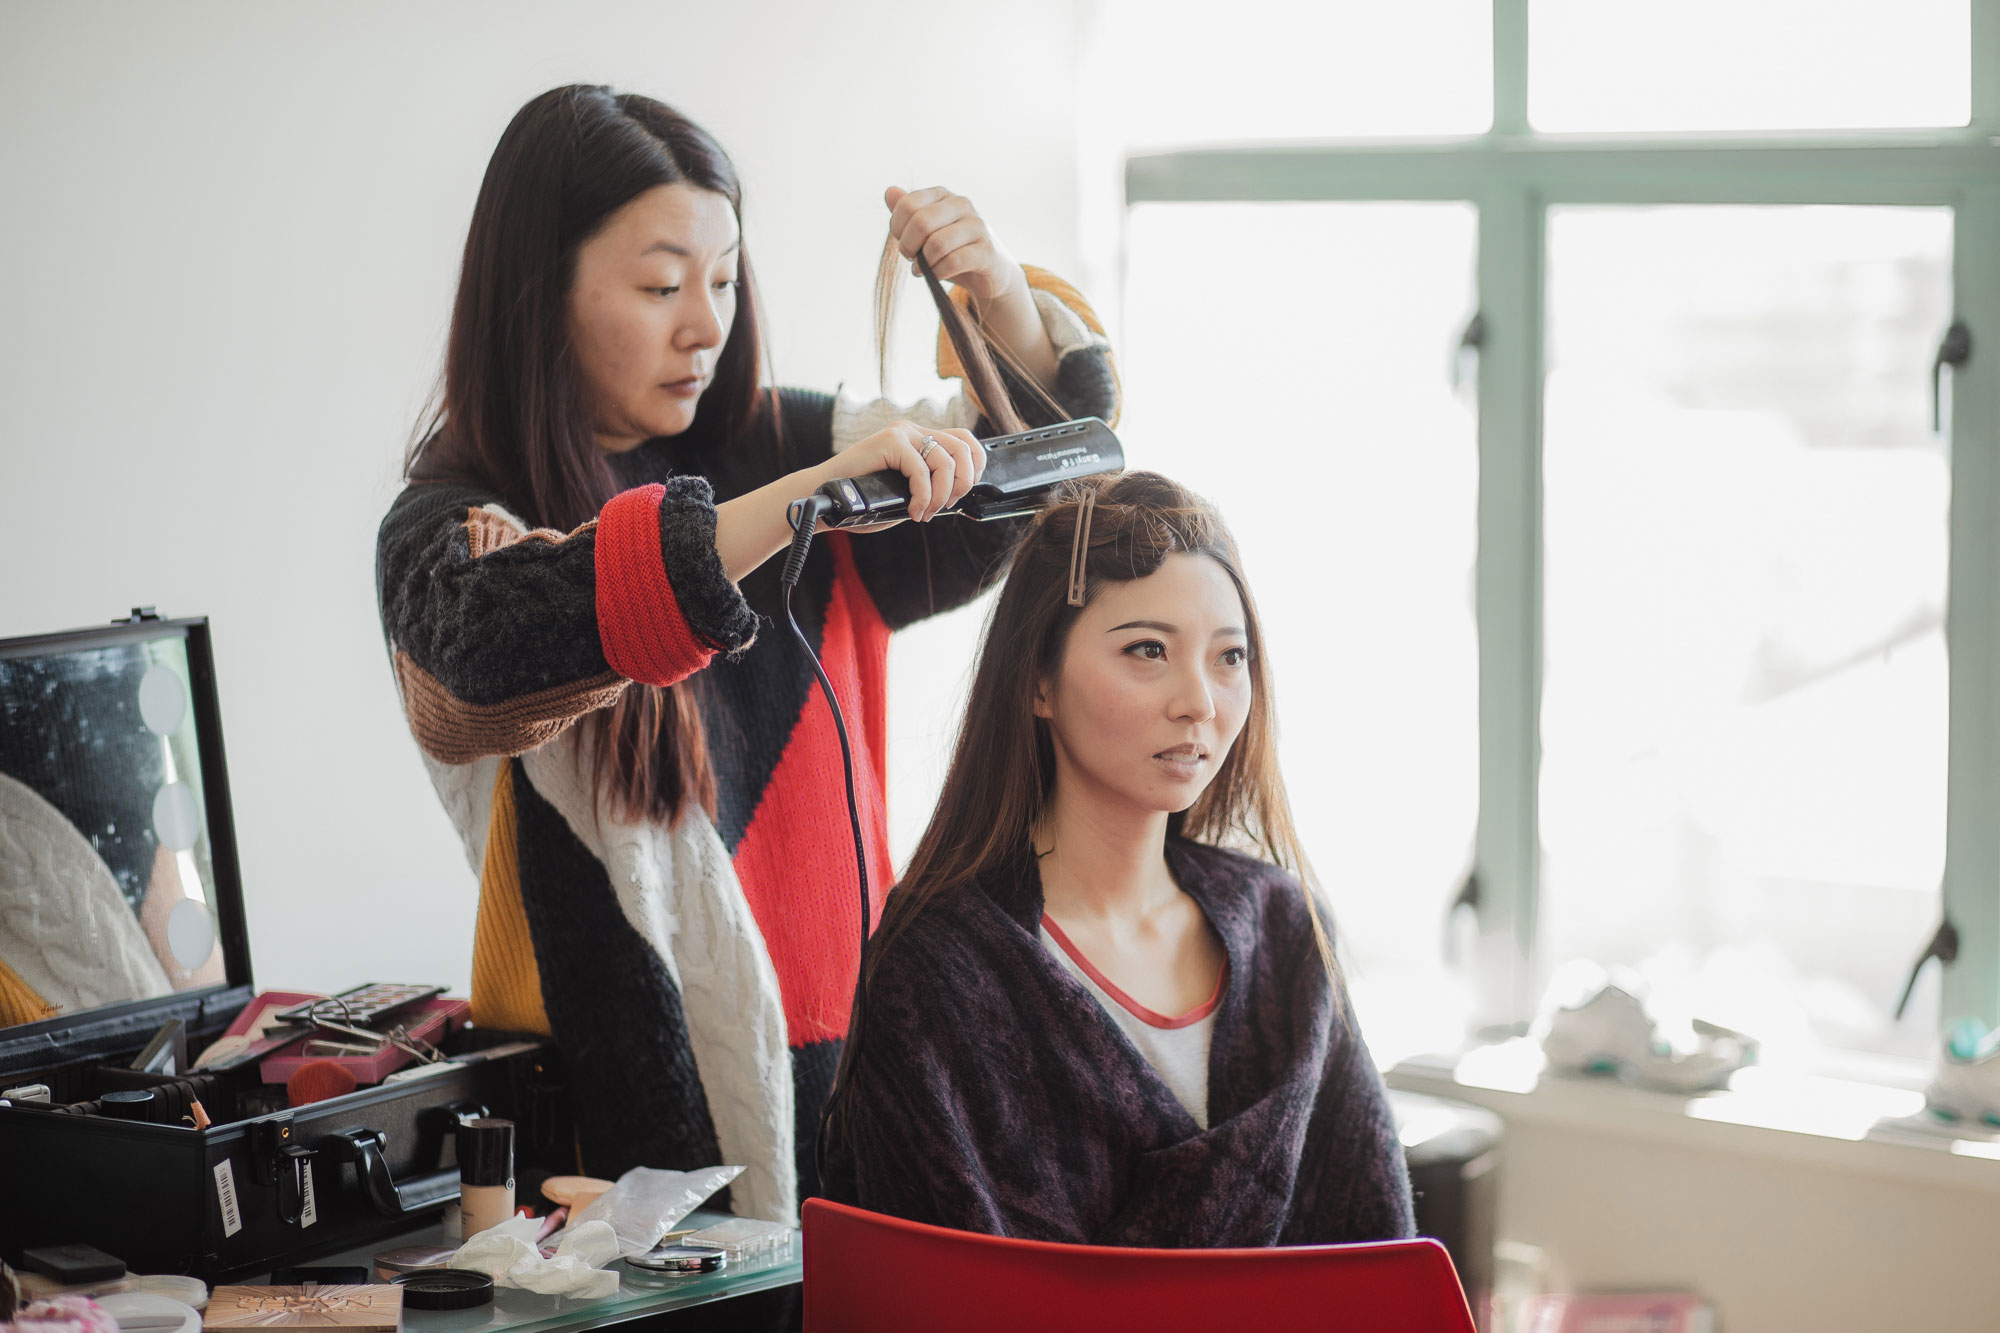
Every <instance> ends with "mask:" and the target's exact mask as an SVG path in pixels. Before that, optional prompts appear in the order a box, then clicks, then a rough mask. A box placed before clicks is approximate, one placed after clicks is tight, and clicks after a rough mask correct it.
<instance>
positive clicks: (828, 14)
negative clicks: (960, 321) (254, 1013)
mask: <svg viewBox="0 0 2000 1333" xmlns="http://www.w3.org/2000/svg"><path fill="white" fill-rule="evenodd" d="M1075 50H1076V38H1075V32H1074V28H1073V16H1072V13H1071V8H1070V6H1069V5H1068V4H1067V3H1065V2H1064V0H1026V2H1025V3H1014V4H1010V5H1007V6H1005V7H1004V8H1003V7H1001V6H994V5H975V4H965V3H957V2H956V0H952V2H950V3H945V2H941V0H928V2H925V0H866V2H864V3H843V4H839V5H828V4H818V3H810V2H809V0H799V2H798V3H792V4H787V3H779V2H777V0H738V2H737V3H730V4H683V3H636V2H624V3H592V4H562V5H552V4H536V3H518V2H516V3H490V2H488V3H468V2H466V0H430V2H427V3H424V4H407V3H376V2H374V0H369V2H366V3H363V2H356V0H345V2H343V3H339V4H334V3H323V2H322V3H287V4H283V5H269V4H263V3H233V2H226V0H201V2H200V3H184V4H176V5H172V6H160V5H152V4H142V3H138V2H137V0H132V2H130V3H119V4H103V3H98V4H69V3H55V2H54V0H8V3H6V4H5V5H0V522H4V525H5V542H4V545H3V546H0V550H4V552H5V554H4V555H0V637H4V636H9V635H17V634H26V633H34V632H39V631H46V630H53V629H59V628H66V627H70V626H75V625H82V624H90V623H93V622H98V621H103V620H107V619H109V618H111V617H112V616H113V615H117V614H121V613H122V612H123V611H124V610H125V608H127V607H129V606H131V605H133V604H135V603H153V604H156V605H158V606H159V607H160V608H161V610H162V611H164V612H168V613H173V614H183V615H185V614H206V615H209V616H211V617H213V619H214V625H215V640H216V645H217V655H218V665H217V671H218V674H219V676H220V679H221V686H222V698H223V716H224V723H225V727H226V730H227V736H228V746H229V763H230V770H231V777H232V788H233V793H234V802H235V812H236V819H237V828H238V831H239V842H240V845H241V850H242V859H243V874H244V886H245V894H246V898H247V906H248V913H249V918H250V929H251V944H252V950H253V953H254V956H255V959H256V968H257V976H258V979H259V981H260V982H261V983H263V984H266V985H275V984H279V983H282V984H285V985H291V986H301V987H307V988H322V987H334V986H339V985H344V984H352V983H354V982H357V981H360V980H364V979H370V978H383V979H405V978H407V979H411V980H437V981H444V982H450V983H452V984H454V985H455V986H459V987H463V986H464V985H465V984H466V982H467V979H468V977H469V974H470V957H471V938H472V913H473V907H474V903H475V884H474V880H473V877H472V875H471V873H470V871H469V870H468V868H467V866H466V864H465V862H464V859H463V857H462V856H461V853H460V850H459V848H458V845H457V841H456V839H455V837H454V836H453V834H452V833H451V830H450V828H449V825H448V824H447V823H446V820H445V817H444V814H443V813H442V811H441V810H440V808H439V806H438V803H437V801H436V799H435V798H434V796H433V795H432V792H431V790H430V787H429V784H428V782H427V781H426V779H425V777H424V773H423V771H422V767H421V765H420V763H419V761H418V758H417V752H416V748H415V746H414V744H413V743H412V741H411V740H410V737H409V734H408V732H407V731H406V730H405V728H404V725H403V721H402V718H401V715H400V712H399V710H398V707H397V702H396V696H395V692H394V688H393V686H392V682H391V677H390V673H389V669H388V665H387V662H386V659H385V656H384V652H383V647H382V638H381V632H380V629H379V626H378V623H377V620H376V615H375V603H374V592H373V582H372V579H373V552H374V535H375V526H376V523H377V522H378V520H379V519H380V517H381V515H382V513H383V512H384V510H385V509H386V508H387V505H388V503H389V500H390V498H391V497H392V496H393V494H394V493H395V489H396V485H397V482H396V471H397V466H398V463H399V461H400V457H401V450H402V446H403V444H404V442H405V440H406V438H407V435H408V432H409V430H410V427H411V424H412V421H413V419H414V418H415V416H416V413H417V410H418V408H419V406H420V404H421V402H422V401H423V399H424V396H425V394H426V392H427V390H428V388H429V386H430V384H431V382H432V379H433V377H434V375H435V372H436V368H437V358H438V356H439V353H440V350H441V345H442V338H443V332H444V328H445V324H446V321H447V319H448V315H449V304H450V299H451V293H452V289H453V284H454V282H455V278H456V272H455V266H456V262H457V258H458V252H459V248H460V246H461V245H462V244H463V239H464V228H465V224H466V221H467V219H468V217H469V214H470V211H471V206H472V201H473V197H474V194H475V193H476V191H477V189H478V185H479V180H480V176H481V173H482V172H483V171H484V169H485V164H486V158H487V155H488V154H489V153H490V152H491V150H492V147H493V144H494V142H495V140H496V139H497V138H498V137H499V134H500V131H501V129H502V128H503V127H504V126H505V124H506V122H507V120H508V118H509V117H510V116H511V115H512V114H513V112H514V111H515V109H516V108H517V107H519V106H520V104H521V103H522V102H524V101H526V100H527V99H528V98H530V97H532V96H534V95H535V94H537V93H539V92H541V91H543V90H544V89H547V88H549V87H553V86H555V85H557V84H561V83H567V82H573V81H590V82H608V83H612V84H615V85H618V86H619V87H621V88H626V89H631V90H634V91H639V92H644V93H649V94H652V95H654V96H658V97H662V98H664V99H666V100H668V101H670V102H672V103H674V104H676V105H677V106H679V107H680V108H682V109H683V110H685V111H687V112H688V113H689V114H691V115H692V116H694V117H695V118H696V119H697V120H699V121H700V122H702V123H703V124H704V125H706V126H707V127H708V128H709V129H710V130H712V131H713V132H714V133H715V134H716V135H717V137H718V138H719V139H720V140H721V141H722V143H723V144H724V145H725V146H726V147H727V148H728V149H729V150H730V152H731V153H732V155H733V156H734V157H735V159H736V162H737V164H738V166H739V168H740V170H741V172H742V175H743V177H744V180H745V182H746V187H747V199H746V231H747V237H748V242H749V246H750V249H751V252H752V253H753V255H754V257H755V262H756V264H757V266H758V274H759V277H760V279H761V282H762V285H763V291H764V295H765V297H766V298H767V300H768V307H769V310H770V312H771V316H772V318H771V324H772V329H773V333H772V338H771V342H772V348H773V352H774V359H775V366H776V372H777V374H778V376H779V377H780V378H781V379H782V380H783V381H784V382H786V383H794V384H804V385H811V386H815V387H822V388H828V389H831V388H832V387H834V386H835V385H836V384H837V383H839V382H840V381H842V380H846V381H848V382H850V383H851V384H854V385H857V386H859V387H862V388H866V387H868V386H869V385H870V384H872V382H873V374H874V372H873V365H872V353H871V351H870V334H869V305H868V302H869V289H870V283H871V281H872V278H873V274H874V269H875V259H876V256H877V254H878V253H879V249H880V244H881V237H882V235H883V232H884V228H885V223H886V217H887V215H886V212H885V211H884V209H883V207H882V204H881V192H882V189H883V187H884V186H886V185H889V184H892V183H893V184H901V185H905V186H917V185H924V184H936V183H943V184H948V185H950V186H952V187H953V188H955V189H958V190H960V191H962V192H964V193H966V194H969V195H971V196H972V197H973V198H974V199H975V200H978V201H979V202H980V203H981V205H982V207H983V209H984V211H985V212H986V214H987V216H988V217H989V218H990V219H992V221H993V222H994V224H995V227H996V229H997V230H998V231H999V233H1000V234H1001V236H1002V237H1003V239H1004V240H1005V242H1006V243H1007V244H1008V246H1009V247H1010V248H1011V249H1013V250H1014V251H1015V252H1016V253H1017V254H1018V255H1020V256H1022V257H1023V258H1027V259H1031V260H1033V261H1035V262H1039V263H1041V264H1043V265H1045V266H1048V267H1051V268H1054V269H1057V270H1058V271H1074V269H1075V260H1076V207H1075V194H1076V189H1075V162H1076V155H1075V148H1074V130H1073V121H1074V112H1073V104H1074V98H1073V94H1072V92H1071V83H1072V78H1073V76H1074V74H1075V73H1076V68H1077V61H1076V56H1075ZM906 308H907V309H910V310H916V309H919V308H920V306H919V304H918V303H917V302H915V301H913V302H911V303H910V304H909V305H908V306H906ZM919 342H921V336H920V335H918V334H915V333H913V335H912V337H911V338H910V339H908V340H906V342H905V344H904V345H905V346H906V347H907V348H909V349H911V350H912V352H914V348H915V346H916V345H917V344H918V343H919ZM969 632H970V619H969V618H968V617H965V616H961V617H959V618H957V621H956V623H955V624H947V625H944V626H940V627H936V628H927V629H926V630H924V631H922V632H920V633H918V634H915V635H912V636H908V637H909V640H910V641H909V642H908V643H907V644H904V645H902V646H901V647H899V649H898V653H897V662H896V667H895V673H896V681H897V684H896V686H895V688H896V691H897V694H898V698H899V700H900V701H901V702H902V703H903V704H904V705H906V715H907V716H908V717H909V718H911V719H912V722H911V724H910V725H907V726H904V727H901V728H900V729H899V734H898V742H897V751H898V753H897V754H896V755H895V757H894V758H892V765H894V766H895V767H896V769H897V770H898V771H899V772H902V773H905V774H907V775H909V777H910V778H911V779H912V781H911V782H910V783H908V784H904V785H901V786H899V790H900V791H903V792H904V793H907V792H908V791H909V790H910V789H911V788H915V789H916V790H917V791H918V793H919V795H918V798H917V800H916V801H915V802H914V803H913V802H912V801H911V800H910V798H909V797H908V795H907V794H905V795H904V797H903V799H902V800H900V801H898V803H897V808H896V809H895V811H894V817H895V822H896V827H897V830H898V840H899V842H900V843H902V844H904V845H907V843H908V840H909V837H910V834H911V831H912V830H913V828H914V826H915V824H916V822H917V821H918V820H920V819H921V810H922V808H923V807H924V806H926V805H927V804H928V802H927V800H926V799H924V798H923V796H922V794H921V793H922V788H923V786H924V778H925V773H926V770H927V769H929V768H931V767H932V766H933V765H934V760H933V758H932V756H931V754H930V749H931V747H932V745H933V736H932V733H933V732H934V731H937V730H939V729H941V727H942V725H943V723H944V722H945V721H946V720H948V718H949V716H950V713H951V706H950V696H951V693H952V691H953V690H954V689H955V688H956V686H957V684H958V682H959V679H960V676H961V672H962V666H963V663H964V661H965V654H966V652H967V643H968V636H969Z"/></svg>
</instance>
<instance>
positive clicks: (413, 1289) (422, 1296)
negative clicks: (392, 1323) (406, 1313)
mask: <svg viewBox="0 0 2000 1333" xmlns="http://www.w3.org/2000/svg"><path fill="white" fill-rule="evenodd" d="M396 1285H397V1286H399V1287H401V1288H402V1289H403V1308H404V1309H406V1310H470V1309H471V1308H472V1307H473V1306H475V1305H490V1304H492V1302H493V1279H492V1278H490V1277H488V1276H486V1274H484V1273H475V1272H473V1271H472V1270H471V1269H469V1268H420V1269H418V1270H417V1271H416V1272H414V1273H404V1274H402V1275H401V1276H400V1277H398V1278H397V1279H396Z"/></svg>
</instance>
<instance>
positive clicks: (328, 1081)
mask: <svg viewBox="0 0 2000 1333" xmlns="http://www.w3.org/2000/svg"><path fill="white" fill-rule="evenodd" d="M354 1088H355V1082H354V1075H353V1073H352V1072H351V1071H349V1070H348V1069H347V1068H346V1067H344V1066H342V1065H337V1064H335V1063H334V1062H333V1061H331V1060H315V1061H313V1062H312V1063H311V1064H308V1065H300V1066H299V1068H298V1069H297V1070H295V1071H294V1072H293V1074H292V1076H291V1077H290V1078H288V1079H286V1080H285V1098H286V1100H288V1101H289V1102H291V1104H292V1105H293V1106H310V1105H311V1104H312V1103H314V1102H323V1101H325V1100H326V1099H327V1098H329V1097H338V1096H341V1095H342V1094H343V1093H349V1092H353V1091H354Z"/></svg>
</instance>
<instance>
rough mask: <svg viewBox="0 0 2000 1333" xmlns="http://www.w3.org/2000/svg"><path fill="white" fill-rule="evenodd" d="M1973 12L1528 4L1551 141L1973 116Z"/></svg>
mask: <svg viewBox="0 0 2000 1333" xmlns="http://www.w3.org/2000/svg"><path fill="white" fill-rule="evenodd" d="M1971 18H1972V14H1971V6H1970V5H1969V4H1968V3H1967V0H1895V2H1894V3H1887V2H1886V0H1754V3H1745V2H1744V0H1678V2H1677V3H1675V4H1671V5H1663V4H1660V3H1658V2H1657V0H1530V3H1529V5H1528V43H1529V45H1528V71H1529V83H1528V117H1529V119H1530V120H1531V121H1532V122H1533V123H1534V125H1535V128H1536V129H1540V130H1551V131H1600V132H1602V131H1614V130H1615V131H1631V130H1682V131H1686V130H1763V131H1770V130H1812V129H1835V130H1845V129H1858V128H1869V129H1887V128H1891V127H1905V126H1907V127H1926V126H1932V125H1963V124H1965V123H1966V121H1967V120H1968V118H1969V117H1970V115H1971V105H1972V103H1971V98H1972V61H1971V39H1972V23H1971Z"/></svg>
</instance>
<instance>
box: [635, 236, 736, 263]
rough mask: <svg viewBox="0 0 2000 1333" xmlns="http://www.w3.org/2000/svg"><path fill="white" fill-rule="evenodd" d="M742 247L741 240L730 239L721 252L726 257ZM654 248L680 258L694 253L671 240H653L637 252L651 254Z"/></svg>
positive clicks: (685, 257) (689, 257) (688, 256)
mask: <svg viewBox="0 0 2000 1333" xmlns="http://www.w3.org/2000/svg"><path fill="white" fill-rule="evenodd" d="M742 248H743V242H742V241H741V240H736V241H732V242H731V243H730V245H729V248H728V249H726V250H724V251H723V252H722V254H723V256H724V257H727V256H729V255H733V254H735V253H736V252H737V251H738V250H741V249H742ZM655 250H665V251H666V252H667V253H668V254H670V255H679V256H680V257H681V258H682V259H693V258H694V253H693V252H692V251H690V250H688V249H686V248H685V247H683V246H678V245H675V244H674V243H673V242H672V241H654V242H653V243H652V244H651V245H649V246H647V247H646V248H645V249H643V250H641V251H640V252H639V253H640V254H642V255H649V254H652V253H653V251H655Z"/></svg>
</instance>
